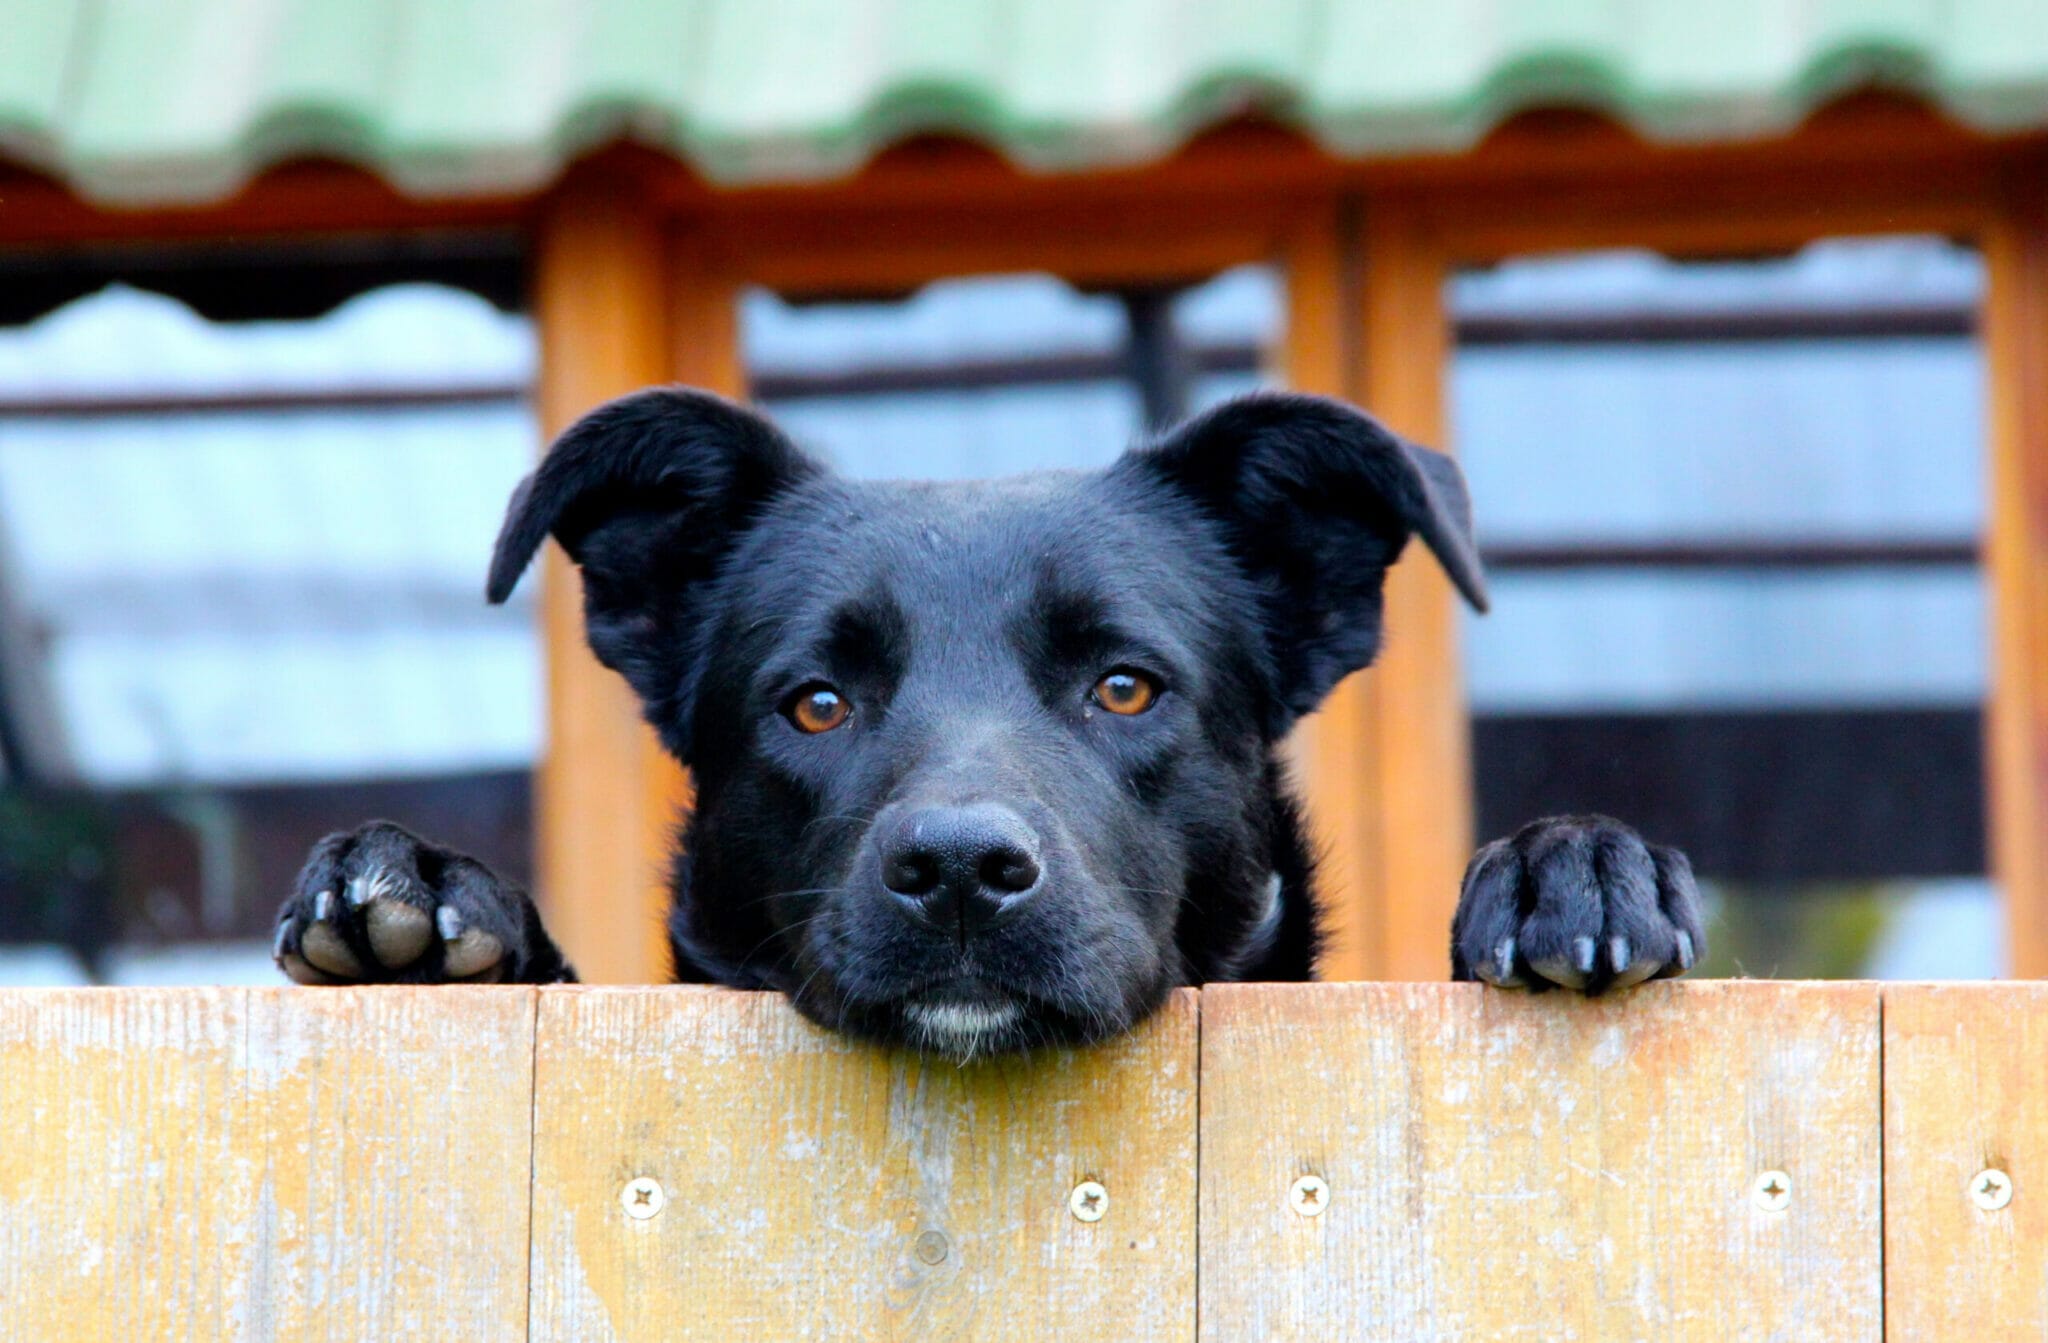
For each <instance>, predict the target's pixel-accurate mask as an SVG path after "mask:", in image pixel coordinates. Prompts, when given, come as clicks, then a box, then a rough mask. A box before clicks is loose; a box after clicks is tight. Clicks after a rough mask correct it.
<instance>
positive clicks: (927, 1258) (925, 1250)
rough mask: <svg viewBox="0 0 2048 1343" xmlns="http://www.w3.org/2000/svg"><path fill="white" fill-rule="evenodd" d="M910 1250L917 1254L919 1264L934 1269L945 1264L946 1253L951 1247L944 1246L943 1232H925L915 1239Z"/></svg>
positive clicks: (944, 1235) (944, 1236) (944, 1237)
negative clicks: (927, 1265) (928, 1265)
mask: <svg viewBox="0 0 2048 1343" xmlns="http://www.w3.org/2000/svg"><path fill="white" fill-rule="evenodd" d="M912 1248H913V1249H914V1250H915V1251H916V1253H917V1258H918V1262H919V1263H923V1264H930V1265H932V1266H934V1267H936V1266H937V1265H939V1264H943V1263H945V1262H946V1251H947V1250H948V1249H949V1248H951V1247H950V1246H948V1245H947V1244H946V1233H945V1232H943V1231H927V1232H925V1233H924V1234H923V1235H921V1236H919V1237H918V1238H917V1243H916V1245H915V1246H913V1247H912Z"/></svg>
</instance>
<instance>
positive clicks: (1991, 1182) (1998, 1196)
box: [1970, 1166, 2012, 1212]
mask: <svg viewBox="0 0 2048 1343" xmlns="http://www.w3.org/2000/svg"><path fill="white" fill-rule="evenodd" d="M1970 1202H1972V1203H1974V1204H1976V1205H1977V1206H1978V1207H1980V1208H1982V1209H1983V1210H1984V1211H1986V1212H1997V1211H1998V1210H1999V1209H2000V1208H2003V1207H2004V1206H2005V1205H2006V1204H2008V1203H2010V1202H2012V1176H2010V1175H2007V1174H2006V1173H2005V1172H2004V1171H2002V1170H2000V1169H1998V1168H1997V1167H1996V1166H1992V1167H1988V1168H1987V1169H1984V1170H1980V1171H1978V1172H1977V1173H1976V1174H1975V1175H1972V1176H1971V1177H1970Z"/></svg>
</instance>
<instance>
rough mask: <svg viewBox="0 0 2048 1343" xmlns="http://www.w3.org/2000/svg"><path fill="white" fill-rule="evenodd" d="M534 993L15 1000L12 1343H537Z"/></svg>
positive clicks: (103, 993)
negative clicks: (532, 1251)
mask: <svg viewBox="0 0 2048 1343" xmlns="http://www.w3.org/2000/svg"><path fill="white" fill-rule="evenodd" d="M532 1032H533V993H532V991H531V990H521V989H492V990H483V991H458V992H445V991H440V990H431V989H427V990H406V989H368V990H340V989H336V990H322V991H318V992H307V991H304V990H293V989H278V990H268V989H261V990H235V989H196V990H192V989H184V990H179V989H127V990H118V991H116V990H96V989H85V990H54V991H35V992H16V993H6V994H0V1338H5V1339H34V1340H37V1343H44V1341H45V1340H52V1341H54V1340H65V1339H79V1340H87V1339H90V1340H105V1339H121V1340H124V1343H125V1341H126V1340H136V1339H159V1338H164V1339H169V1338H181V1339H194V1340H209V1341H210V1340H216V1339H229V1338H259V1339H270V1338H290V1339H299V1338H333V1339H363V1338H401V1337H422V1336H434V1335H441V1336H449V1337H455V1336H466V1337H478V1338H484V1337H490V1338H504V1337H516V1336H517V1335H519V1334H520V1333H523V1332H524V1330H525V1319H526V1298H527V1284H526V1264H525V1246H526V1222H527V1212H528V1204H527V1180H526V1178H525V1176H526V1171H527V1169H528V1166H529V1162H530V1155H531V1142H530V1136H529V1135H530V1132H531V1082H532V1057H533V1051H532V1038H533V1034H532Z"/></svg>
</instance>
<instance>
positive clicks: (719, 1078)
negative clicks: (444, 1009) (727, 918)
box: [532, 989, 1196, 1340]
mask: <svg viewBox="0 0 2048 1343" xmlns="http://www.w3.org/2000/svg"><path fill="white" fill-rule="evenodd" d="M1195 1051H1196V1034H1195V998H1194V995H1193V994H1192V993H1188V992H1183V993H1181V994H1179V995H1178V996H1176V997H1175V998H1174V999H1173V1001H1172V1002H1171V1003H1170V1004H1169V1006H1168V1007H1167V1008H1166V1010H1165V1011H1164V1012H1162V1013H1161V1015H1160V1016H1159V1017H1157V1018H1155V1019H1154V1020H1153V1021H1152V1022H1150V1023H1148V1024H1147V1025H1146V1026H1145V1027H1144V1028H1142V1029H1141V1030H1140V1031H1139V1032H1138V1033H1137V1034H1136V1035H1135V1036H1133V1037H1131V1038H1129V1039H1126V1040H1123V1041H1120V1042H1117V1043H1115V1044H1112V1045H1109V1046H1107V1047H1104V1048H1101V1049H1098V1050H1094V1051H1086V1052H1078V1053H1050V1054H1047V1055H1044V1056H1042V1057H1037V1058H1034V1059H1032V1060H1031V1061H1029V1062H1028V1063H1027V1062H1024V1061H1020V1060H1015V1059H1005V1060H996V1061H993V1062H988V1063H983V1064H978V1065H971V1066H969V1067H966V1068H960V1067H957V1066H955V1065H953V1064H951V1063H947V1062H940V1061H934V1060H920V1059H918V1058H915V1057H912V1056H908V1055H904V1054H901V1053H891V1052H885V1051H881V1050H877V1049H871V1048H868V1047H865V1046H861V1045H856V1044H854V1043H851V1042H849V1041H847V1040H844V1039H841V1038H839V1037H836V1036H833V1035H829V1034H827V1033H825V1032H823V1031H820V1030H818V1029H817V1028H815V1027H812V1026H810V1025H808V1024H806V1023H804V1022H803V1021H802V1020H800V1019H799V1018H798V1017H797V1016H796V1015H795V1013H794V1012H793V1011H792V1010H791V1009H790V1008H789V1006H788V1005H787V1004H786V1003H785V1002H784V1001H783V1000H782V999H780V998H779V997H774V996H770V995H766V994H760V995H750V994H734V993H725V992H720V991H716V990H701V989H660V990H638V991H635V990H605V991H587V990H586V991H578V990H553V989H549V990H543V991H542V993H541V1010H540V1055H539V1069H538V1082H537V1086H538V1093H537V1095H538V1103H537V1105H536V1107H535V1115H536V1122H537V1129H538V1133H539V1141H538V1143H537V1146H536V1151H535V1176H534V1239H533V1290H534V1298H533V1332H532V1336H533V1337H534V1338H538V1339H564V1340H570V1339H574V1340H587V1339H608V1338H609V1339H654V1338H660V1339H719V1340H726V1339H735V1338H749V1339H751V1338H761V1339H770V1338H773V1339H793V1338H822V1339H843V1338H861V1339H889V1338H906V1339H909V1338H915V1339H927V1338H968V1337H971V1338H1019V1339H1042V1338H1061V1339H1070V1338H1071V1339H1088V1338H1100V1339H1118V1340H1137V1339H1159V1338H1187V1337H1189V1336H1191V1335H1192V1334H1193V1332H1194V1308H1195V1295H1194V1293H1195V1278H1194V1272H1195V1257H1194V1256H1195ZM642 1176H646V1177H651V1178H652V1179H654V1180H656V1181H658V1182H659V1183H660V1184H661V1186H662V1188H663V1189H664V1190H665V1191H666V1195H667V1203H666V1206H665V1208H664V1209H663V1211H661V1213H660V1214H659V1215H657V1216H655V1217H653V1218H650V1219H647V1220H635V1219H632V1218H630V1217H628V1216H627V1215H626V1214H625V1212H624V1211H623V1209H622V1207H621V1204H620V1199H619V1195H620V1191H621V1189H622V1188H623V1187H624V1186H625V1185H626V1183H627V1182H628V1181H630V1180H632V1179H635V1178H637V1177H642ZM1088 1179H1093V1180H1097V1181H1099V1182H1101V1184H1103V1185H1104V1186H1105V1187H1106V1188H1107V1190H1108V1192H1109V1199H1110V1203H1109V1209H1108V1213H1107V1215H1106V1216H1105V1217H1104V1218H1103V1219H1102V1220H1101V1221H1099V1222H1095V1223H1093V1224H1088V1223H1083V1222H1081V1221H1079V1220H1077V1219H1076V1218H1075V1217H1074V1216H1073V1215H1072V1214H1071V1213H1070V1212H1069V1211H1068V1206H1067V1204H1068V1197H1069V1194H1070V1192H1071V1191H1072V1190H1073V1189H1074V1187H1075V1185H1076V1184H1077V1183H1079V1182H1080V1181H1083V1180H1088ZM920 1250H922V1253H920Z"/></svg>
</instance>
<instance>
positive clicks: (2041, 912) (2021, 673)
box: [1984, 167, 2048, 978]
mask: <svg viewBox="0 0 2048 1343" xmlns="http://www.w3.org/2000/svg"><path fill="white" fill-rule="evenodd" d="M2041 171H2042V169H2041V168H2040V167H2036V168H2035V169H2034V170H2033V171H2032V172H2029V173H2027V174H2025V175H2024V178H2023V179H2022V181H2021V183H2020V184H2019V185H2016V186H2015V188H2014V189H2013V190H2012V191H2011V192H2010V193H2009V195H2008V197H2007V201H2006V207H2005V209H2004V210H2003V212H2002V213H2001V215H2000V217H1999V219H1998V221H1997V223H1996V225H1995V226H1994V227H1993V228H1992V229H1991V231H1990V232H1989V233H1988V234H1987V236H1986V238H1985V245H1984V259H1985V266H1986V270H1987V272H1988V290H1987V298H1986V307H1985V324H1984V327H1985V331H1984V361H1985V367H1986V372H1987V374H1988V377H1989V387H1988V391H1989V405H1988V406H1987V410H1988V412H1989V421H1990V431H1991V488H1990V490H1989V492H1988V493H1989V498H1990V507H1991V523H1990V535H1989V538H1988V540H1987V544H1986V569H1987V572H1988V574H1989V577H1990V582H1991V618H1992V671H1991V695H1990V704H1989V706H1988V708H1987V713H1986V725H1987V732H1988V739H1987V741H1986V752H1987V758H1988V761H1989V771H1988V773H1989V783H1988V786H1989V790H1990V799H1989V800H1990V804H1991V805H1990V810H1991V863H1992V875H1993V877H1994V878H1995V879H1996V881H1997V883H1998V886H1999V890H2000V893H2001V894H2002V895H2003V896H2004V899H2005V908H2006V918H2007V927H2008V928H2009V930H2010V939H2011V955H2012V971H2013V973H2014V974H2016V975H2020V976H2023V977H2027V978H2040V977H2043V976H2048V192H2044V191H2043V190H2041V189H2040V187H2039V182H2040V180H2041V178H2040V173H2041Z"/></svg>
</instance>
